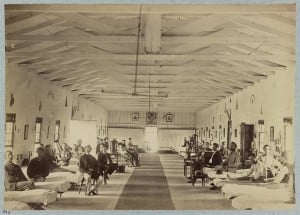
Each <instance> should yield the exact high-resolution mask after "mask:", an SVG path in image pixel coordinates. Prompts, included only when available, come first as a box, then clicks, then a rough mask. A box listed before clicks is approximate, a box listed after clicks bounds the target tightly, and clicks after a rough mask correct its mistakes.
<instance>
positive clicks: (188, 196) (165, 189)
mask: <svg viewBox="0 0 300 215" xmlns="http://www.w3.org/2000/svg"><path fill="white" fill-rule="evenodd" d="M48 209H51V210H52V209H53V210H79V209H81V210H115V209H117V210H124V209H125V210H145V209H149V210H156V209H159V210H174V209H175V210H218V209H220V210H226V209H233V208H232V207H231V201H229V200H226V199H225V198H224V197H223V196H222V195H221V194H220V191H212V190H209V186H206V187H202V186H201V183H200V182H199V183H197V184H196V186H195V187H194V188H193V187H192V185H191V184H189V183H187V182H186V179H185V178H184V177H183V159H182V158H181V157H180V156H178V155H166V154H163V155H158V154H143V155H142V158H141V167H139V168H135V169H132V168H126V173H114V174H113V175H112V176H111V178H110V180H109V181H108V185H106V186H104V185H102V186H101V188H100V195H99V196H84V194H83V193H82V194H80V195H79V194H78V191H68V192H66V193H64V194H63V196H62V198H61V199H59V200H58V201H57V202H55V203H53V204H51V205H49V206H48Z"/></svg>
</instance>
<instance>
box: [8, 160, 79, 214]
mask: <svg viewBox="0 0 300 215" xmlns="http://www.w3.org/2000/svg"><path fill="white" fill-rule="evenodd" d="M76 163H77V162H76V161H75V160H74V162H71V164H70V165H69V166H67V167H66V168H65V169H68V170H69V171H68V172H52V173H50V174H49V176H48V177H47V178H46V181H45V182H35V183H34V185H35V189H33V190H28V191H5V192H4V208H5V209H6V210H33V209H37V208H39V209H43V208H46V207H47V206H48V205H49V204H51V203H54V202H56V201H57V200H58V199H59V198H61V197H62V194H63V193H64V192H66V191H68V190H70V189H73V188H74V186H75V185H78V174H76V173H72V172H71V171H73V172H78V165H77V164H76ZM22 171H23V172H24V173H26V168H22ZM25 175H26V174H25Z"/></svg>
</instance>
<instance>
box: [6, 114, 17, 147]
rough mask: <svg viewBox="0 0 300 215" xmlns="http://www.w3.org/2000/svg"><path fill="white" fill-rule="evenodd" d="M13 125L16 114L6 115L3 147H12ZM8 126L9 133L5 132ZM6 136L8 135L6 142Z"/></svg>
mask: <svg viewBox="0 0 300 215" xmlns="http://www.w3.org/2000/svg"><path fill="white" fill-rule="evenodd" d="M15 123H16V114H14V113H8V114H6V120H5V147H13V145H14V137H15ZM8 125H10V132H7V127H8ZM8 134H10V141H7V136H8ZM7 143H9V144H7Z"/></svg>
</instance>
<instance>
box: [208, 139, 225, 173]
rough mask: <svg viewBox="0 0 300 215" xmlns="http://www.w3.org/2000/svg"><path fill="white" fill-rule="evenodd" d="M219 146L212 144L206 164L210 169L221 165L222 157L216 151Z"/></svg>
mask: <svg viewBox="0 0 300 215" xmlns="http://www.w3.org/2000/svg"><path fill="white" fill-rule="evenodd" d="M218 148H219V145H218V144H217V143H214V144H213V151H214V152H213V154H212V156H211V158H210V160H209V162H208V165H209V166H210V167H215V166H219V165H221V164H222V155H221V153H220V152H219V150H218Z"/></svg>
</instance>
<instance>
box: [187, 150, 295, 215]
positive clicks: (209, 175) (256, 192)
mask: <svg viewBox="0 0 300 215" xmlns="http://www.w3.org/2000/svg"><path fill="white" fill-rule="evenodd" d="M211 155H212V152H205V163H208V160H209V158H210V156H211ZM207 158H208V159H207ZM184 164H185V165H184V175H185V176H186V177H187V178H189V177H188V176H189V174H188V173H187V165H190V166H191V169H193V167H192V166H193V161H192V160H186V159H184ZM204 169H205V174H206V180H208V181H210V182H212V181H214V179H218V180H219V181H220V184H219V185H218V187H221V194H222V195H223V196H224V197H225V198H226V199H228V200H231V203H232V207H233V208H234V209H238V210H249V209H251V210H256V209H259V210H260V209H262V210H264V209H274V208H276V209H292V208H294V207H295V203H293V202H291V193H290V192H289V189H288V186H289V185H288V184H287V183H272V182H269V183H257V182H250V181H236V180H229V179H228V176H229V177H230V178H238V177H243V176H246V175H247V173H249V171H250V169H238V170H237V171H236V173H228V172H223V173H222V174H217V172H216V170H215V169H213V168H206V167H205V168H204ZM204 180H205V179H202V186H205V181H204ZM290 180H292V179H290Z"/></svg>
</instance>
